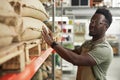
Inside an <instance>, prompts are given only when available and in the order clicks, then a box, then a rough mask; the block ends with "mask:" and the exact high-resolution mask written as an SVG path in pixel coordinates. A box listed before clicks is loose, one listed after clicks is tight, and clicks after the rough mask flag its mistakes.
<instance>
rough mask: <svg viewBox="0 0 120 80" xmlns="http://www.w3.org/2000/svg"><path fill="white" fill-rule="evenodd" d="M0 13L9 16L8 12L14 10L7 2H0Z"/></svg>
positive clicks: (1, 0) (5, 0)
mask: <svg viewBox="0 0 120 80" xmlns="http://www.w3.org/2000/svg"><path fill="white" fill-rule="evenodd" d="M0 11H1V12H4V13H8V14H9V12H14V9H13V8H12V6H11V5H10V4H9V2H8V1H7V0H0Z"/></svg>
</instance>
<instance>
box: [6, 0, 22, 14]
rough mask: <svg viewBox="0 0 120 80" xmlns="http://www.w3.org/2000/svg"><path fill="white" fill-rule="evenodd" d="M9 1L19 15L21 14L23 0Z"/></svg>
mask: <svg viewBox="0 0 120 80" xmlns="http://www.w3.org/2000/svg"><path fill="white" fill-rule="evenodd" d="M7 1H8V2H9V3H10V4H11V6H12V7H13V9H14V11H15V12H16V13H17V14H18V15H21V10H22V2H21V0H7Z"/></svg>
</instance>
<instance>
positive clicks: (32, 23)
mask: <svg viewBox="0 0 120 80" xmlns="http://www.w3.org/2000/svg"><path fill="white" fill-rule="evenodd" d="M8 1H9V3H10V4H11V5H12V6H13V8H14V10H15V12H16V13H19V16H20V17H21V20H22V24H21V26H20V28H19V30H18V32H17V33H18V35H17V37H15V39H14V41H25V40H32V39H36V38H41V31H42V26H44V27H46V28H47V26H46V25H45V24H44V23H43V21H47V20H48V19H49V16H48V14H47V13H46V11H45V8H44V6H43V5H42V3H41V2H40V1H39V0H34V1H33V0H8Z"/></svg>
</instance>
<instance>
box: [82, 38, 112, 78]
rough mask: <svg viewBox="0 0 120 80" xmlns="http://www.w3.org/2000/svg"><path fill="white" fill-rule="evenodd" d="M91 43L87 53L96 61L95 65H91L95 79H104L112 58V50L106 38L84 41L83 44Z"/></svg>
mask: <svg viewBox="0 0 120 80" xmlns="http://www.w3.org/2000/svg"><path fill="white" fill-rule="evenodd" d="M87 45H89V46H90V45H92V47H91V49H90V51H89V52H88V54H89V55H90V56H91V57H92V58H93V59H94V60H95V61H96V63H97V65H95V66H93V67H92V69H93V72H94V75H95V77H96V79H97V80H106V77H105V76H106V73H107V70H108V67H109V65H110V63H111V61H112V58H113V50H112V47H111V46H110V44H109V43H108V42H107V41H106V40H103V39H102V40H99V41H96V42H92V41H86V42H85V43H84V44H83V47H84V46H87Z"/></svg>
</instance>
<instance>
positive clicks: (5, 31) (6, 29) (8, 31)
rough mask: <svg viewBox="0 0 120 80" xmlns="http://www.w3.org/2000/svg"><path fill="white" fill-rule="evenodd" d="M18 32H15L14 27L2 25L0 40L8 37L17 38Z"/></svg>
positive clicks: (0, 25)
mask: <svg viewBox="0 0 120 80" xmlns="http://www.w3.org/2000/svg"><path fill="white" fill-rule="evenodd" d="M16 35H17V34H16V32H15V30H14V27H12V26H11V27H10V26H7V25H5V24H2V23H0V38H1V37H8V36H12V37H14V36H16Z"/></svg>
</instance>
